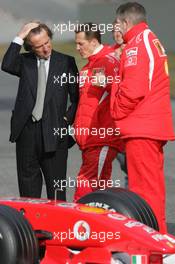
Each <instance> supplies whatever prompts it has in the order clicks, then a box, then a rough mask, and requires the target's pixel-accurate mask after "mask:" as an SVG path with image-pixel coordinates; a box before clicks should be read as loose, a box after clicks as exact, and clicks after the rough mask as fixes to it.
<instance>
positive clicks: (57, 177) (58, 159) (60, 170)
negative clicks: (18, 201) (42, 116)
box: [16, 120, 68, 200]
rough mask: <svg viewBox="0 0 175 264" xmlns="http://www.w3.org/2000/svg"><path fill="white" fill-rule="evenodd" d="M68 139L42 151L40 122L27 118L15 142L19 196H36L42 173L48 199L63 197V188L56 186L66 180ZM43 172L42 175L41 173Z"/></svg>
mask: <svg viewBox="0 0 175 264" xmlns="http://www.w3.org/2000/svg"><path fill="white" fill-rule="evenodd" d="M67 141H68V139H67V137H65V138H64V141H61V142H60V143H59V144H58V148H57V150H56V151H55V152H45V151H44V144H43V136H42V121H39V122H33V121H32V120H29V121H28V122H27V124H26V126H25V127H24V129H23V131H22V133H21V135H20V136H19V139H18V140H17V142H16V160H17V173H18V185H19V192H20V196H22V197H34V198H40V197H41V192H42V184H43V176H44V180H45V183H46V190H47V197H48V199H54V197H55V189H58V191H57V196H56V197H57V199H59V200H66V190H65V188H64V189H60V183H61V181H62V180H64V181H65V180H66V170H67V156H68V142H67ZM42 175H43V176H42Z"/></svg>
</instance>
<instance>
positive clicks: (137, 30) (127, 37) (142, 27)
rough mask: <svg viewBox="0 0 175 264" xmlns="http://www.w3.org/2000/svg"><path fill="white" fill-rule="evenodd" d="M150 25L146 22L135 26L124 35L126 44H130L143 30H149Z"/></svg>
mask: <svg viewBox="0 0 175 264" xmlns="http://www.w3.org/2000/svg"><path fill="white" fill-rule="evenodd" d="M147 28H148V25H147V24H146V23H145V22H141V23H139V24H137V25H135V26H133V27H132V28H131V29H130V30H129V31H128V32H126V34H125V35H124V42H126V43H128V42H129V41H130V40H131V39H132V38H134V37H136V36H137V35H138V34H139V33H141V32H142V31H143V30H145V29H147Z"/></svg>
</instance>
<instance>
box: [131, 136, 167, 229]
mask: <svg viewBox="0 0 175 264" xmlns="http://www.w3.org/2000/svg"><path fill="white" fill-rule="evenodd" d="M164 144H165V141H159V140H151V139H140V138H138V139H137V138H135V139H127V140H126V156H127V166H128V180H129V189H130V190H131V191H133V192H135V193H137V194H138V195H140V196H141V197H142V198H143V199H145V201H147V203H148V204H149V205H150V207H151V208H152V210H153V212H154V213H155V216H156V218H157V220H158V224H159V228H160V232H161V233H166V232H167V227H166V216H165V179H164V172H163V164H164V156H163V145H164Z"/></svg>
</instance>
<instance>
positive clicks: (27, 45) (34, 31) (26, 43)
mask: <svg viewBox="0 0 175 264" xmlns="http://www.w3.org/2000/svg"><path fill="white" fill-rule="evenodd" d="M42 30H45V31H46V32H47V35H48V37H49V38H50V39H52V37H53V33H52V31H51V29H50V28H49V27H48V26H47V25H46V24H43V23H40V24H39V25H38V27H36V28H33V29H32V30H31V31H30V32H29V34H28V35H27V37H26V38H25V39H24V44H23V45H24V49H25V50H26V51H31V50H32V46H31V44H30V37H31V35H32V34H34V35H37V34H39V33H40V32H41V31H42Z"/></svg>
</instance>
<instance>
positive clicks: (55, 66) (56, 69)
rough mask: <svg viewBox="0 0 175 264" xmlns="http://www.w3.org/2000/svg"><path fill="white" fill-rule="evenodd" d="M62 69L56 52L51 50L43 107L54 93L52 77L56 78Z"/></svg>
mask: <svg viewBox="0 0 175 264" xmlns="http://www.w3.org/2000/svg"><path fill="white" fill-rule="evenodd" d="M62 67H63V62H62V61H61V60H60V58H59V56H58V54H57V52H55V51H54V50H52V54H51V58H50V65H49V73H48V78H47V85H46V95H45V103H44V104H45V105H46V103H47V102H48V101H49V100H50V98H51V96H52V93H53V92H54V89H55V85H54V76H56V77H58V76H60V74H61V69H62Z"/></svg>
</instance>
